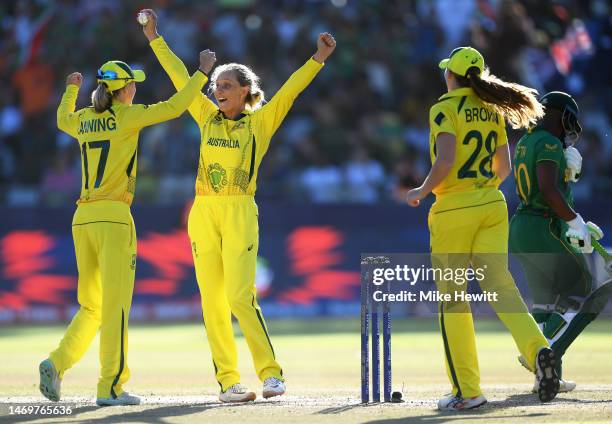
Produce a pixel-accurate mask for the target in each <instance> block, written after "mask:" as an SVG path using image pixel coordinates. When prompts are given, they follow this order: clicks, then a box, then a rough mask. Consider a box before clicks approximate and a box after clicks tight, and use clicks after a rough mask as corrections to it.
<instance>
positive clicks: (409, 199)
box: [406, 187, 425, 208]
mask: <svg viewBox="0 0 612 424" xmlns="http://www.w3.org/2000/svg"><path fill="white" fill-rule="evenodd" d="M424 197H425V196H424V195H423V192H422V191H421V188H420V187H419V188H413V189H412V190H410V191H409V192H408V194H406V203H408V204H409V205H410V206H412V207H413V208H416V207H417V206H419V204H420V203H421V200H422V199H423V198H424Z"/></svg>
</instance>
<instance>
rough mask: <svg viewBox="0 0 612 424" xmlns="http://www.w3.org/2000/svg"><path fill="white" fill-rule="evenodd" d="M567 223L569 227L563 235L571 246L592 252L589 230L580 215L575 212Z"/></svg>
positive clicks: (584, 251) (585, 251) (583, 251)
mask: <svg viewBox="0 0 612 424" xmlns="http://www.w3.org/2000/svg"><path fill="white" fill-rule="evenodd" d="M567 225H568V226H569V228H568V230H567V232H566V233H565V237H566V238H567V241H568V242H569V243H570V244H571V245H572V247H574V248H575V249H576V250H578V251H579V252H582V253H592V252H593V246H592V245H591V232H590V230H589V227H588V226H587V224H586V223H585V222H584V220H583V219H582V217H581V216H580V215H579V214H576V218H574V219H572V220H571V221H567ZM599 231H601V230H599Z"/></svg>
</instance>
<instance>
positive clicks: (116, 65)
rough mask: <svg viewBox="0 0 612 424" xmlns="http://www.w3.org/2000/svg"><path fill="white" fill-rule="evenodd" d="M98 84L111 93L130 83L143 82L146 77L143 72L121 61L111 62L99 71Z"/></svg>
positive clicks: (97, 75)
mask: <svg viewBox="0 0 612 424" xmlns="http://www.w3.org/2000/svg"><path fill="white" fill-rule="evenodd" d="M96 79H97V81H98V83H102V84H104V85H106V87H107V88H108V91H110V92H111V93H112V92H114V91H117V90H119V89H121V88H123V87H125V86H126V85H128V84H129V83H130V82H132V81H133V82H143V81H144V80H145V79H146V75H145V73H144V72H143V71H141V70H138V69H132V68H130V66H129V65H128V64H127V63H125V62H122V61H120V60H109V61H108V62H106V63H105V64H104V65H102V66H101V67H100V69H98V73H97V74H96Z"/></svg>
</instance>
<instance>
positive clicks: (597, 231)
mask: <svg viewBox="0 0 612 424" xmlns="http://www.w3.org/2000/svg"><path fill="white" fill-rule="evenodd" d="M586 226H587V228H588V229H589V233H591V238H593V239H595V240H601V239H602V238H603V236H604V233H603V231H601V228H599V226H598V225H597V224H595V223H594V222H591V221H587V223H586Z"/></svg>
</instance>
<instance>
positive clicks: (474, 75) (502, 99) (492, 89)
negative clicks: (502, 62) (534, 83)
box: [455, 67, 544, 129]
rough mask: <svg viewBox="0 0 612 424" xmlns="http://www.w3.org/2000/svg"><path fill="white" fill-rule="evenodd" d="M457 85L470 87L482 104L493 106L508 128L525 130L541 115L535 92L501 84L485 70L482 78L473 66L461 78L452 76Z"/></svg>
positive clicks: (542, 111)
mask: <svg viewBox="0 0 612 424" xmlns="http://www.w3.org/2000/svg"><path fill="white" fill-rule="evenodd" d="M455 76H456V77H457V81H458V82H459V85H461V86H463V87H471V88H472V90H474V93H476V95H477V96H478V97H479V98H480V99H481V100H482V101H483V102H485V103H489V104H491V105H493V106H495V108H496V109H498V110H499V112H500V113H502V114H503V115H504V116H505V117H506V119H507V120H508V122H509V123H510V125H511V126H512V128H514V129H518V128H529V127H530V126H532V125H534V124H535V123H536V121H537V120H538V119H540V118H541V117H542V116H544V108H543V107H542V105H541V104H540V103H539V102H538V100H537V98H536V95H537V94H538V92H537V91H536V90H535V89H533V88H529V87H525V86H524V85H520V84H516V83H513V82H506V81H502V80H501V79H499V78H497V77H496V76H495V75H493V74H491V73H490V72H489V69H488V68H485V70H484V71H483V73H482V75H481V74H480V70H479V69H478V68H477V67H472V68H470V69H468V71H467V74H466V76H465V77H462V76H460V75H457V74H455Z"/></svg>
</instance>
